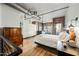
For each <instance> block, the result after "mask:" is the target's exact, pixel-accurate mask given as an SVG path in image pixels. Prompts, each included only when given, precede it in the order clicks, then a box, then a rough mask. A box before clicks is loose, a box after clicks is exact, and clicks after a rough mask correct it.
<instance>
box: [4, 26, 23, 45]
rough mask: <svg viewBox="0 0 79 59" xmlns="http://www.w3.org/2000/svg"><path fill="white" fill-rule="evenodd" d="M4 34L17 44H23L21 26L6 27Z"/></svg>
mask: <svg viewBox="0 0 79 59" xmlns="http://www.w3.org/2000/svg"><path fill="white" fill-rule="evenodd" d="M3 35H4V36H5V37H6V38H7V39H9V40H10V41H12V42H13V43H14V44H16V45H17V46H19V45H21V44H23V38H22V31H21V28H19V27H5V28H3Z"/></svg>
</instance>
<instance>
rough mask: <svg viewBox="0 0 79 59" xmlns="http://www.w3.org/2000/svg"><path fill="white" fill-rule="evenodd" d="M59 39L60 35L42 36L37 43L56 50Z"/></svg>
mask: <svg viewBox="0 0 79 59" xmlns="http://www.w3.org/2000/svg"><path fill="white" fill-rule="evenodd" d="M58 39H59V36H58V35H49V34H41V35H39V36H38V39H36V40H35V42H37V43H40V44H42V45H46V46H49V47H55V48H56V46H57V41H58Z"/></svg>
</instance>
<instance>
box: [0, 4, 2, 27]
mask: <svg viewBox="0 0 79 59" xmlns="http://www.w3.org/2000/svg"><path fill="white" fill-rule="evenodd" d="M1 14H2V10H1V4H0V27H2V26H1V19H2V15H1Z"/></svg>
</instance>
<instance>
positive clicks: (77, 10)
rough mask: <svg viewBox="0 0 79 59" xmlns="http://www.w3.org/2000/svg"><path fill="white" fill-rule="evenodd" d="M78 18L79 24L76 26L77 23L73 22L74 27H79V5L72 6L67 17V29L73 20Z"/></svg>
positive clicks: (78, 22)
mask: <svg viewBox="0 0 79 59" xmlns="http://www.w3.org/2000/svg"><path fill="white" fill-rule="evenodd" d="M76 17H78V21H77V24H75V21H73V25H74V26H75V25H76V26H78V27H79V4H70V7H69V8H68V10H67V13H66V17H65V22H66V23H65V25H66V27H68V26H69V25H70V23H71V20H72V19H75V18H76Z"/></svg>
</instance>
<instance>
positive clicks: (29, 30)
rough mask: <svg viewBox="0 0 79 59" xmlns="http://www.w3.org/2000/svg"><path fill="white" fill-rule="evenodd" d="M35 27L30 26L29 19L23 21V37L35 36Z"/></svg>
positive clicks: (34, 25) (33, 25)
mask: <svg viewBox="0 0 79 59" xmlns="http://www.w3.org/2000/svg"><path fill="white" fill-rule="evenodd" d="M36 32H37V25H36V24H32V21H31V20H30V19H26V20H23V37H24V38H26V37H30V36H33V35H36Z"/></svg>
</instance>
